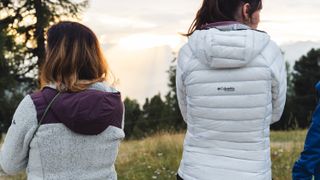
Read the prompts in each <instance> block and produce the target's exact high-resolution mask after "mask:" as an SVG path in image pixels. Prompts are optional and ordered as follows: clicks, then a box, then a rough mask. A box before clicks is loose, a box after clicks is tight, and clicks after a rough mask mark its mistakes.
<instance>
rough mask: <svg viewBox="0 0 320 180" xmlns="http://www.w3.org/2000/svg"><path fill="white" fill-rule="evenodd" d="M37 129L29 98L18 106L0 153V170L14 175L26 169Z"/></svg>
mask: <svg viewBox="0 0 320 180" xmlns="http://www.w3.org/2000/svg"><path fill="white" fill-rule="evenodd" d="M36 127H37V113H36V109H35V106H34V104H33V101H32V99H31V97H30V96H26V97H25V98H24V99H23V100H22V101H21V103H20V104H19V106H18V108H17V109H16V112H15V114H14V116H13V120H12V124H11V126H10V128H9V130H8V132H7V135H6V138H5V140H4V143H3V145H2V147H1V151H0V169H1V170H2V173H4V174H7V175H15V174H16V173H18V172H19V171H21V170H24V169H25V168H26V167H27V163H28V152H29V143H30V141H31V139H32V136H33V133H34V131H35V129H36ZM1 170H0V171H1Z"/></svg>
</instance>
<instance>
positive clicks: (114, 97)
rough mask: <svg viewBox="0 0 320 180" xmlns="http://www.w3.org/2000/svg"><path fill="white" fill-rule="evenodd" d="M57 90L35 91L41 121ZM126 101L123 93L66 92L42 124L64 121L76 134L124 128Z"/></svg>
mask: <svg viewBox="0 0 320 180" xmlns="http://www.w3.org/2000/svg"><path fill="white" fill-rule="evenodd" d="M56 93H57V91H56V90H55V89H52V88H48V87H47V88H44V89H43V90H42V91H41V92H36V93H33V94H31V98H32V100H33V102H34V104H35V106H36V110H37V118H38V121H39V120H40V118H41V116H42V115H43V113H44V111H45V109H46V107H47V105H48V104H49V103H50V101H51V100H52V98H53V97H54V96H55V94H56ZM122 118H123V103H122V101H121V95H120V93H109V92H102V91H98V90H85V91H82V92H77V93H70V92H64V93H62V94H61V95H60V96H59V97H58V98H57V99H56V101H55V102H54V103H53V105H52V106H51V108H50V110H49V111H48V114H47V116H46V117H45V119H44V120H43V122H42V124H52V123H63V124H64V125H65V126H67V127H68V128H69V129H71V130H72V131H74V132H76V133H80V134H86V135H96V134H100V133H101V132H103V131H104V130H105V129H106V128H107V127H108V126H115V127H118V128H121V127H122Z"/></svg>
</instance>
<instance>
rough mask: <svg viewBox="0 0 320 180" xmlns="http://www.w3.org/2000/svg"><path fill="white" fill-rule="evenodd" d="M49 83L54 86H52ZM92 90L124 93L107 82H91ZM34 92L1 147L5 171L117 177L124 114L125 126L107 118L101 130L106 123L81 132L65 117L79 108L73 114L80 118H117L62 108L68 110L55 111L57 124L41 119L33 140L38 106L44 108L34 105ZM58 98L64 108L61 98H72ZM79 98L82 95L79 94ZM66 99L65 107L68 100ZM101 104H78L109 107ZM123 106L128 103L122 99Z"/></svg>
mask: <svg viewBox="0 0 320 180" xmlns="http://www.w3.org/2000/svg"><path fill="white" fill-rule="evenodd" d="M49 87H51V88H54V86H52V85H51V86H49ZM93 90H94V91H99V93H98V94H101V92H105V93H106V94H110V93H116V94H119V92H117V91H116V90H115V89H113V88H111V87H109V86H108V85H106V84H105V83H96V84H94V85H92V86H91V87H90V92H92V91H93ZM91 95H92V94H91ZM32 96H33V95H31V96H30V95H27V96H26V97H25V98H24V99H23V100H22V102H21V103H20V105H19V106H18V108H17V110H16V112H15V114H14V117H13V120H12V125H11V126H10V128H9V130H8V133H7V135H6V139H5V141H4V144H3V145H2V147H1V152H0V172H2V174H8V175H14V174H16V173H18V172H19V171H22V170H25V169H26V172H27V176H28V180H43V179H46V180H73V179H77V180H93V179H96V180H101V179H108V180H116V179H117V174H116V171H115V167H114V163H115V160H116V157H117V154H118V147H119V143H120V141H121V140H122V139H123V138H124V131H123V115H122V117H121V119H119V118H118V121H119V120H120V121H121V122H120V126H117V127H116V126H113V125H112V123H111V124H109V125H108V126H106V125H105V123H102V125H103V126H104V130H103V131H102V132H100V131H101V128H98V131H99V132H97V133H91V131H92V130H93V129H97V128H91V127H90V133H81V132H82V131H80V132H75V131H73V130H72V128H68V127H67V126H66V125H65V124H64V121H67V120H66V119H63V121H61V118H62V117H69V116H71V115H72V113H74V114H73V115H74V116H72V117H79V119H84V120H85V121H89V120H91V121H99V122H100V121H101V119H99V118H103V119H104V120H105V121H114V119H112V120H110V119H108V118H107V117H106V116H105V114H103V113H102V114H103V116H90V117H95V118H92V119H86V118H83V116H81V117H82V118H80V116H77V115H76V113H82V111H71V112H70V114H68V112H65V111H63V112H62V110H61V113H65V115H64V116H62V115H61V114H59V116H58V115H57V114H56V116H54V115H53V117H57V119H58V120H56V122H54V123H52V121H51V123H45V124H42V125H41V126H40V128H39V129H38V131H37V132H36V134H35V136H34V138H33V139H32V136H33V134H34V132H35V129H36V127H37V124H38V118H37V114H38V112H37V109H39V107H38V108H37V107H36V106H35V104H34V101H33V99H32V98H31V97H32ZM83 97H86V95H84V96H83ZM58 98H61V99H60V100H59V101H57V103H56V104H54V105H53V106H55V107H56V108H57V109H59V108H58V107H59V103H62V101H63V100H64V99H68V100H70V98H69V96H61V97H58ZM74 99H75V100H76V101H78V100H79V99H78V98H74ZM120 100H121V99H120ZM69 103H70V104H75V103H73V102H69ZM104 103H105V102H104ZM62 104H63V106H66V104H65V103H62ZM118 104H119V103H117V106H118ZM100 105H103V104H99V103H96V104H94V105H92V104H90V103H88V104H87V107H86V106H83V103H82V105H81V106H79V107H80V108H83V110H86V109H88V108H92V106H93V107H95V109H101V110H104V108H102V107H99V106H100ZM121 105H123V104H122V103H121ZM60 107H61V106H60ZM76 107H78V106H76V105H75V106H74V108H76ZM65 108H66V107H65ZM110 111H111V110H110ZM56 113H57V112H56ZM117 117H118V116H117ZM84 120H82V121H84ZM73 121H74V123H77V122H79V121H77V120H76V119H73ZM117 124H119V123H117ZM85 132H86V131H85Z"/></svg>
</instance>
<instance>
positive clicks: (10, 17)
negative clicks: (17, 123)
mask: <svg viewBox="0 0 320 180" xmlns="http://www.w3.org/2000/svg"><path fill="white" fill-rule="evenodd" d="M87 4H88V0H79V1H77V3H76V2H72V1H70V0H56V1H52V0H21V1H16V0H3V1H0V14H1V18H0V103H1V106H0V133H1V132H4V131H6V130H7V128H8V125H9V124H10V123H11V118H12V115H13V112H14V109H15V108H16V107H17V105H18V102H20V100H21V99H22V97H23V96H24V95H25V94H26V93H27V92H29V91H31V90H33V89H35V88H36V87H37V85H38V81H37V77H38V67H40V66H41V64H42V63H43V61H44V57H45V31H46V29H47V28H48V27H49V26H50V25H51V24H53V23H54V22H57V21H60V20H61V19H66V18H68V19H70V18H73V19H74V18H77V17H78V16H79V13H80V12H81V11H82V10H83V9H84V8H85V7H86V6H87Z"/></svg>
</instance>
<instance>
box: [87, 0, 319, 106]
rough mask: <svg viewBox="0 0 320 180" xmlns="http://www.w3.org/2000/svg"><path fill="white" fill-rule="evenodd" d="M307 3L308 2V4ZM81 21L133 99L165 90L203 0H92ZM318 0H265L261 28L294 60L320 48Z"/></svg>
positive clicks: (124, 95)
mask: <svg viewBox="0 0 320 180" xmlns="http://www.w3.org/2000/svg"><path fill="white" fill-rule="evenodd" d="M306 2H307V3H306ZM89 3H90V5H89V8H88V9H86V10H85V12H84V14H83V15H82V23H84V24H85V25H87V26H89V27H90V28H91V29H92V30H93V31H94V32H95V33H96V34H97V36H98V38H99V40H100V43H101V45H102V47H103V50H104V53H105V55H106V57H107V59H108V63H109V65H110V68H111V70H112V72H113V74H114V76H115V77H116V80H117V81H116V82H117V83H116V85H115V86H116V88H117V89H119V90H120V91H121V92H122V95H123V97H130V98H131V99H137V100H138V102H140V104H143V103H144V101H145V98H146V97H152V96H154V95H155V94H157V93H161V94H162V95H164V94H166V93H167V91H168V88H167V84H168V74H167V73H166V71H167V70H168V69H169V66H170V65H171V64H174V63H173V62H172V60H173V59H174V57H175V55H176V54H177V52H178V51H179V48H180V47H181V46H182V45H183V44H184V43H185V42H186V41H187V39H186V38H184V37H183V36H181V35H180V33H185V32H186V31H187V30H188V27H189V26H190V24H191V22H192V20H193V19H194V17H195V14H196V12H197V10H198V9H199V7H200V5H201V3H202V1H201V0H161V1H152V0H120V1H114V0H90V1H89ZM319 7H320V1H306V0H281V1H279V0H263V10H262V11H261V23H260V25H259V28H258V29H260V30H264V31H266V32H267V33H268V34H269V35H270V36H271V38H272V39H273V40H274V41H275V42H276V43H278V44H279V45H280V46H281V47H283V49H284V50H285V51H286V52H285V55H286V59H287V60H288V61H290V63H291V64H292V63H294V60H296V59H297V58H298V57H299V56H301V55H302V54H304V53H306V52H307V51H308V50H309V49H310V48H312V47H319V48H320V11H319Z"/></svg>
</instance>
